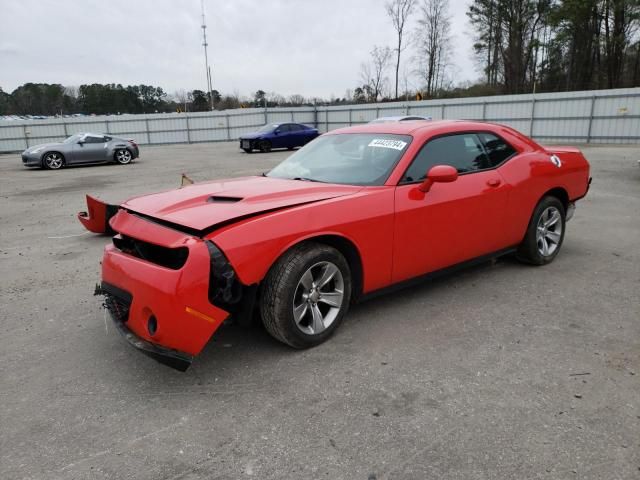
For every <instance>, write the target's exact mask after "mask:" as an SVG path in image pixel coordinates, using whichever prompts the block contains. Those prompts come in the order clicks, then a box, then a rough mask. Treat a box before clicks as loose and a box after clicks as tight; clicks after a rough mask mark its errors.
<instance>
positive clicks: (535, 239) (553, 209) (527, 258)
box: [517, 196, 566, 265]
mask: <svg viewBox="0 0 640 480" xmlns="http://www.w3.org/2000/svg"><path fill="white" fill-rule="evenodd" d="M565 215H566V213H565V210H564V205H563V204H562V202H561V201H560V200H558V198H556V197H552V196H547V197H544V198H543V199H542V200H540V202H539V203H538V205H536V208H535V210H534V211H533V215H532V216H531V220H530V221H529V227H528V228H527V233H526V235H525V237H524V240H523V241H522V243H521V244H520V246H519V247H518V253H517V257H518V259H519V260H521V261H523V262H525V263H530V264H532V265H546V264H548V263H551V262H552V261H553V259H554V258H556V256H557V255H558V252H560V247H562V242H563V240H564V232H565Z"/></svg>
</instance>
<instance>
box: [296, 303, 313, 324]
mask: <svg viewBox="0 0 640 480" xmlns="http://www.w3.org/2000/svg"><path fill="white" fill-rule="evenodd" d="M308 308H309V304H308V303H307V302H304V303H302V304H300V305H298V306H297V307H294V308H293V319H294V320H295V321H296V323H300V321H301V320H302V319H303V318H304V316H305V314H306V313H307V310H308Z"/></svg>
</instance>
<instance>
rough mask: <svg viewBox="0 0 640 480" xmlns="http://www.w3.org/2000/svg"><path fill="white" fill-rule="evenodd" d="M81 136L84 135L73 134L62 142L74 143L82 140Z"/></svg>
mask: <svg viewBox="0 0 640 480" xmlns="http://www.w3.org/2000/svg"><path fill="white" fill-rule="evenodd" d="M80 138H82V135H80V134H75V135H71V136H70V137H68V138H65V140H64V142H62V143H74V142H77V141H78V140H80Z"/></svg>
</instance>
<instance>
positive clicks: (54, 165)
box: [42, 152, 64, 170]
mask: <svg viewBox="0 0 640 480" xmlns="http://www.w3.org/2000/svg"><path fill="white" fill-rule="evenodd" d="M42 166H43V167H44V168H47V169H49V170H60V169H61V168H62V167H63V166H64V156H63V155H62V154H61V153H59V152H47V153H45V154H44V156H43V157H42Z"/></svg>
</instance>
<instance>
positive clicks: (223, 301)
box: [206, 240, 242, 311]
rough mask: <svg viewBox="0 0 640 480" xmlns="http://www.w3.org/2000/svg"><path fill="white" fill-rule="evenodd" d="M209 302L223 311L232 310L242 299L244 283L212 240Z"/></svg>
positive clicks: (209, 246) (210, 243) (209, 247)
mask: <svg viewBox="0 0 640 480" xmlns="http://www.w3.org/2000/svg"><path fill="white" fill-rule="evenodd" d="M206 243H207V248H208V249H209V255H210V256H211V261H210V271H209V301H210V302H211V303H212V304H213V305H215V306H216V307H219V308H222V309H223V310H227V311H228V310H232V309H233V307H234V306H235V305H237V304H238V303H239V302H240V299H241V298H242V283H240V280H238V277H237V275H236V271H235V270H234V269H233V267H232V266H231V263H229V260H227V257H226V256H225V255H224V253H222V251H221V250H220V249H219V248H218V247H217V246H216V245H215V244H214V243H213V242H212V241H210V240H207V242H206Z"/></svg>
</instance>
